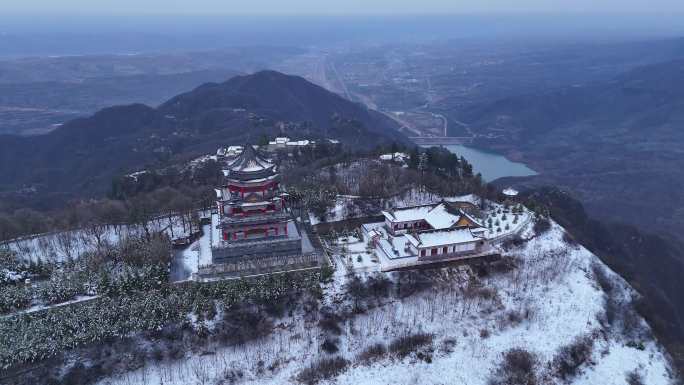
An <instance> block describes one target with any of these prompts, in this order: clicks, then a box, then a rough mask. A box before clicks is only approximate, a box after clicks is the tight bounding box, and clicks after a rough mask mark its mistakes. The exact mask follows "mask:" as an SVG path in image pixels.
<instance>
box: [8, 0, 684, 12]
mask: <svg viewBox="0 0 684 385" xmlns="http://www.w3.org/2000/svg"><path fill="white" fill-rule="evenodd" d="M0 2H1V3H2V10H1V11H0V14H2V12H22V13H23V12H40V13H46V12H48V13H49V12H59V13H131V12H136V13H137V12H145V13H179V12H184V13H185V12H194V13H314V14H320V13H418V12H420V13H441V12H454V13H460V12H511V11H514V12H554V13H557V12H622V13H624V12H652V13H672V12H684V1H682V0H0Z"/></svg>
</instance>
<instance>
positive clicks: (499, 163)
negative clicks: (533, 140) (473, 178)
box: [444, 144, 537, 182]
mask: <svg viewBox="0 0 684 385" xmlns="http://www.w3.org/2000/svg"><path fill="white" fill-rule="evenodd" d="M444 148H446V149H448V150H449V151H451V152H453V153H454V154H456V155H458V156H462V157H464V158H466V159H467V160H468V162H470V164H472V165H473V172H474V173H476V174H477V173H478V172H479V173H480V174H482V179H484V180H485V181H486V182H490V181H493V180H494V179H498V178H501V177H505V176H530V175H537V173H536V172H535V171H534V170H532V169H531V168H529V167H527V166H525V164H523V163H518V162H512V161H510V160H508V159H507V158H506V157H505V156H503V155H500V154H496V153H493V152H487V151H482V150H478V149H475V148H472V147H466V146H463V145H460V144H450V145H447V146H444Z"/></svg>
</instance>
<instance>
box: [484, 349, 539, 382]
mask: <svg viewBox="0 0 684 385" xmlns="http://www.w3.org/2000/svg"><path fill="white" fill-rule="evenodd" d="M537 365H538V363H537V357H536V356H535V355H534V354H533V353H530V352H528V351H527V350H525V349H522V348H513V349H511V350H508V351H507V352H505V353H504V355H503V361H502V362H501V363H500V364H499V366H497V367H496V368H495V369H494V371H493V373H492V374H491V378H490V379H489V385H536V384H537Z"/></svg>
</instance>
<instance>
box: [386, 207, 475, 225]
mask: <svg viewBox="0 0 684 385" xmlns="http://www.w3.org/2000/svg"><path fill="white" fill-rule="evenodd" d="M382 214H383V215H384V216H385V217H386V218H387V219H389V220H390V222H412V221H420V220H424V221H426V222H427V223H428V224H429V225H430V226H431V227H432V228H433V229H435V230H441V229H448V228H450V227H452V226H453V225H455V224H456V223H457V222H458V221H459V219H461V217H462V216H465V217H466V218H468V219H469V220H470V221H471V222H473V223H475V224H476V225H478V226H482V225H481V224H480V223H479V222H478V221H477V220H476V219H475V218H473V217H472V216H470V215H468V214H467V213H465V212H463V211H462V210H458V213H452V212H449V208H448V207H447V204H446V203H440V204H437V205H426V206H416V207H408V208H403V209H395V210H391V211H383V212H382Z"/></svg>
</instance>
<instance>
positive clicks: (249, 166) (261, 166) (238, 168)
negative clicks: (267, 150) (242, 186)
mask: <svg viewBox="0 0 684 385" xmlns="http://www.w3.org/2000/svg"><path fill="white" fill-rule="evenodd" d="M273 167H275V164H273V163H271V162H270V161H269V160H268V159H266V158H264V157H262V156H261V155H260V154H259V153H257V151H256V150H255V149H254V147H253V146H251V145H245V146H244V149H243V150H242V153H241V154H240V156H238V157H237V158H235V160H233V161H232V162H230V163H229V164H228V170H230V171H232V172H239V173H251V172H260V171H264V170H269V169H272V168H273Z"/></svg>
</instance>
